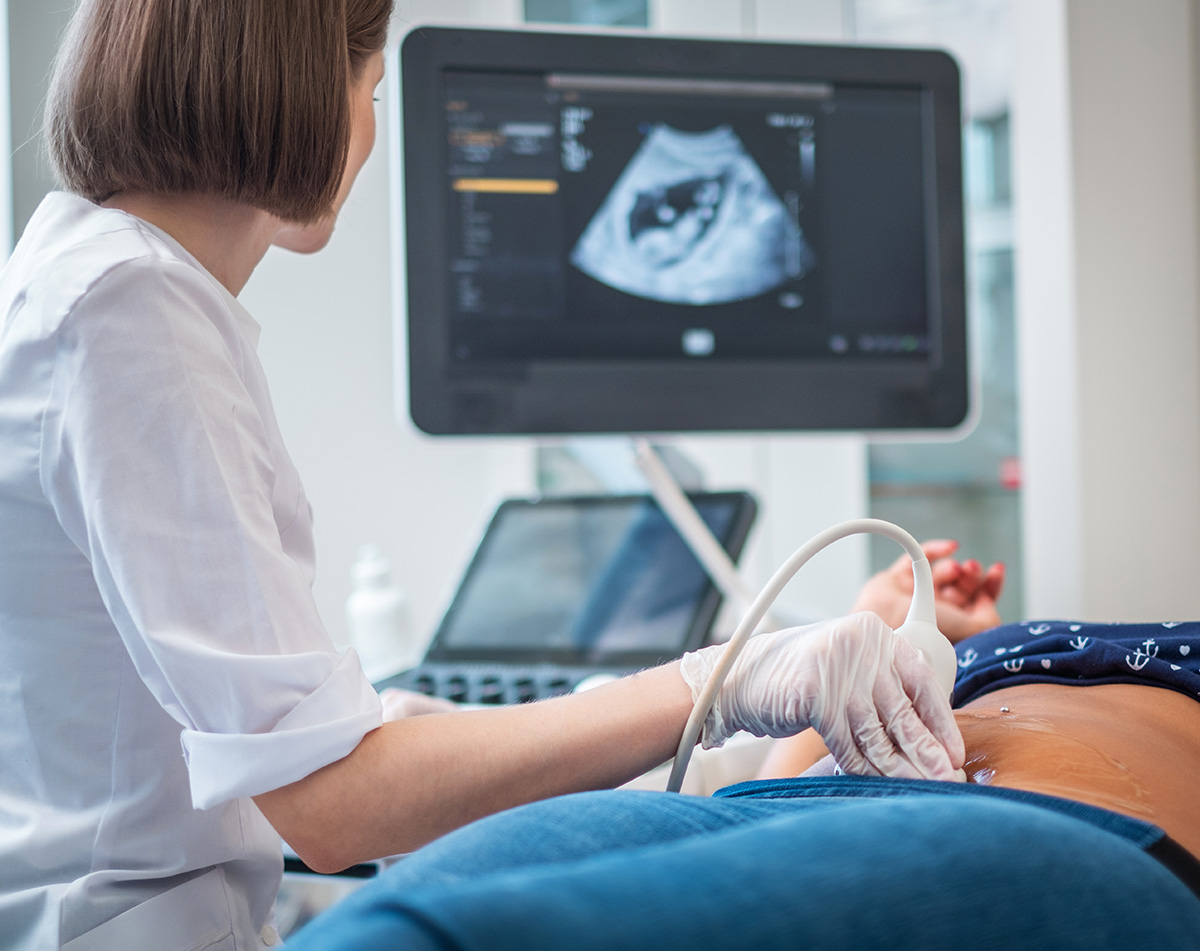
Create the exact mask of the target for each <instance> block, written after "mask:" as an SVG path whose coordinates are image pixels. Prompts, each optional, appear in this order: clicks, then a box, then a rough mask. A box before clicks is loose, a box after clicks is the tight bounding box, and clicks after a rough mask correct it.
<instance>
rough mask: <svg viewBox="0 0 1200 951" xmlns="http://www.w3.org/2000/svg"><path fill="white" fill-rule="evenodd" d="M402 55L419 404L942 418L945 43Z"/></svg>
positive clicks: (643, 45)
mask: <svg viewBox="0 0 1200 951" xmlns="http://www.w3.org/2000/svg"><path fill="white" fill-rule="evenodd" d="M401 61H402V76H401V82H402V84H403V88H402V93H403V135H404V150H403V161H404V169H403V182H404V190H403V210H404V224H405V229H406V230H405V232H404V239H405V240H404V241H403V244H402V248H401V249H400V250H398V251H397V255H398V256H397V259H396V267H397V269H398V271H402V272H403V274H404V278H405V280H404V282H403V285H402V286H403V288H404V296H403V298H402V303H401V305H400V306H401V307H402V314H400V313H398V317H399V318H400V319H401V320H402V321H403V327H404V330H405V332H406V334H407V347H406V349H405V350H404V358H405V363H404V366H403V368H402V372H403V373H404V375H405V378H406V379H407V383H408V395H409V401H408V410H409V412H410V414H411V416H412V419H413V420H414V422H416V424H417V425H418V426H419V427H420V428H421V429H423V430H425V431H426V432H429V433H435V434H443V433H444V434H475V433H480V434H484V433H526V434H542V433H548V434H549V433H575V434H581V433H642V434H652V433H662V432H736V431H789V430H790V431H795V430H852V431H871V430H895V429H905V430H910V431H911V430H915V429H938V430H945V429H948V428H950V427H956V426H959V425H961V424H962V423H963V422H964V421H965V420H966V419H967V417H968V412H967V411H968V406H969V391H970V387H969V380H968V359H967V340H966V333H967V326H966V325H967V321H966V280H965V267H964V251H963V213H962V211H963V200H962V151H961V145H962V117H961V110H960V97H959V72H958V67H957V65H956V64H955V63H954V60H953V59H952V58H951V57H950V56H949V55H947V54H946V53H944V52H940V51H937V50H913V49H870V48H865V47H851V46H845V47H836V46H815V45H805V44H798V43H776V42H758V41H752V42H751V41H742V40H725V39H715V38H714V39H711V40H700V39H682V38H677V37H656V36H651V35H633V34H604V33H591V32H588V33H571V32H556V31H519V30H474V29H455V28H449V27H420V28H416V29H414V30H413V31H412V32H411V33H410V34H409V35H408V36H407V37H406V38H405V40H404V43H403V46H402V48H401Z"/></svg>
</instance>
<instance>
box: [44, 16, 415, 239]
mask: <svg viewBox="0 0 1200 951" xmlns="http://www.w3.org/2000/svg"><path fill="white" fill-rule="evenodd" d="M392 4H393V0H82V2H81V3H80V6H79V9H78V10H77V11H76V13H75V15H74V18H73V19H72V21H71V26H70V28H69V29H68V32H67V35H66V38H65V40H64V42H63V45H62V48H61V49H60V51H59V55H58V59H57V60H56V62H55V67H54V74H53V78H52V80H51V86H50V96H49V100H48V103H47V109H46V125H47V136H48V140H49V150H50V158H51V161H52V162H53V164H54V167H55V170H56V171H57V173H58V176H59V179H60V180H61V182H62V184H63V186H64V187H65V188H67V189H69V190H70V191H73V192H76V193H77V194H80V195H83V196H84V197H86V198H90V199H91V200H92V201H96V202H101V201H104V200H105V199H107V198H109V197H111V196H112V195H115V194H117V193H118V192H123V191H139V192H150V193H154V194H175V193H194V194H209V195H217V196H220V197H223V198H227V199H230V200H232V201H236V202H239V203H242V204H246V205H251V206H253V207H255V208H260V209H262V210H264V211H268V212H270V213H271V214H274V215H277V216H278V217H280V218H283V219H285V220H288V221H296V222H311V221H315V220H317V219H319V218H321V217H323V216H324V215H326V214H328V213H329V212H330V210H331V208H332V204H333V200H334V198H335V196H336V195H337V191H338V187H339V186H340V184H341V180H342V175H343V173H344V171H345V166H346V156H347V152H348V149H349V144H350V83H351V82H352V81H353V80H354V79H357V78H358V77H359V76H361V74H362V71H363V69H364V67H365V66H366V61H367V59H368V58H369V57H370V56H371V55H372V54H373V53H376V52H378V51H379V50H381V49H383V46H384V43H385V41H386V38H387V27H388V20H389V18H390V16H391V12H392Z"/></svg>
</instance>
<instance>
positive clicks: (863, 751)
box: [681, 612, 966, 780]
mask: <svg viewBox="0 0 1200 951" xmlns="http://www.w3.org/2000/svg"><path fill="white" fill-rule="evenodd" d="M723 649H724V645H715V646H713V647H706V648H703V649H701V650H698V651H695V652H693V653H690V654H685V655H684V657H683V661H682V665H681V671H682V673H683V678H684V680H686V681H687V683H688V685H689V686H690V687H691V690H692V697H693V699H695V698H696V697H698V696H699V694H700V691H701V689H702V688H703V687H704V684H705V683H706V682H707V680H708V677H709V675H710V673H711V672H712V670H713V668H714V667H715V666H716V664H717V662H718V660H719V658H720V656H721V652H722V651H723ZM807 727H813V728H815V729H816V730H817V732H818V733H820V734H821V736H822V737H823V738H824V740H825V743H826V745H827V746H828V747H829V751H830V752H831V753H832V754H833V756H834V759H835V760H836V761H837V763H838V765H840V766H841V768H842V769H843V770H844V771H845V772H847V773H853V774H857V775H867V776H873V775H883V776H898V777H904V778H910V779H940V780H952V779H954V771H955V770H956V769H958V768H959V767H961V766H962V765H963V761H964V760H965V758H966V751H965V749H964V747H963V741H962V736H961V734H960V733H959V730H958V725H957V724H956V723H955V720H954V716H953V714H952V713H951V709H950V701H949V699H948V698H947V697H946V695H945V692H944V691H943V690H942V689H940V688H939V686H938V684H937V681H936V679H935V677H934V673H933V668H931V667H930V666H929V664H927V663H926V662H925V660H924V659H923V658H922V657H921V654H920V652H919V651H918V650H917V649H916V648H915V647H913V646H912V645H911V644H909V643H908V642H907V641H906V640H905V639H904V638H902V637H900V636H898V635H897V634H895V633H894V632H893V631H892V630H891V628H889V627H888V626H887V625H886V624H884V623H883V621H881V620H880V619H879V617H878V616H877V615H875V614H871V613H866V612H864V613H861V614H853V615H850V616H849V617H844V618H838V619H836V620H833V621H825V622H822V623H820V624H814V625H810V626H807V627H797V628H788V629H786V630H782V631H775V632H771V633H766V634H759V635H757V636H756V637H754V638H751V639H750V640H749V641H748V642H747V643H746V645H745V647H744V649H743V650H742V652H741V654H740V655H739V656H738V658H737V661H736V662H735V663H734V665H733V668H732V670H731V671H730V673H729V676H728V677H727V678H726V680H725V682H724V684H723V685H722V687H721V689H720V692H719V693H718V694H717V697H716V702H715V703H714V704H713V706H712V709H711V710H710V711H709V714H708V717H707V719H706V720H705V722H704V730H703V733H702V736H701V742H702V745H703V746H704V748H705V749H711V748H712V747H716V746H720V745H721V744H722V743H724V742H725V740H726V739H727V738H728V737H729V736H731V735H732V734H734V733H736V732H737V731H739V730H745V731H746V732H748V733H752V734H754V735H755V736H773V737H784V736H791V735H792V734H795V733H798V732H800V731H801V730H803V729H805V728H807Z"/></svg>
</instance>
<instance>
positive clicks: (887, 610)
mask: <svg viewBox="0 0 1200 951" xmlns="http://www.w3.org/2000/svg"><path fill="white" fill-rule="evenodd" d="M921 547H922V548H923V549H924V551H925V556H926V557H927V558H928V559H929V561H930V566H931V567H932V569H933V590H934V599H935V602H936V604H937V624H938V630H940V631H941V632H942V633H943V634H945V635H946V637H947V639H949V641H950V643H952V644H957V643H958V642H959V641H961V640H963V639H965V638H968V637H970V636H971V635H972V634H978V633H979V632H980V631H986V630H988V628H992V627H996V626H997V625H998V624H1000V615H999V613H997V611H996V601H997V600H998V599H999V597H1000V591H1001V589H1002V588H1003V587H1004V565H1002V564H999V563H997V564H994V565H992V566H991V567H990V568H988V569H987V570H986V571H985V570H984V568H983V566H982V565H981V564H980V563H979V562H978V561H976V560H974V559H970V560H968V561H963V562H959V561H956V560H955V559H953V558H952V557H951V555H953V554H954V552H955V551H957V550H958V542H956V541H950V540H939V541H930V542H925V544H924V545H922V546H921ZM912 594H913V575H912V560H911V559H910V558H909V557H908V555H902V556H901V557H900V558H898V559H896V561H895V562H893V563H892V565H891V567H889V568H886V569H884V570H883V571H881V572H879V574H877V575H875V576H873V577H872V578H870V579H868V581H867V583H866V584H865V585H863V587H862V590H861V591H860V592H859V594H858V599H857V600H856V601H855V602H854V610H855V611H871V612H873V613H875V614H878V615H879V616H880V617H881V618H883V621H884V623H885V624H887V625H888V626H889V627H892V628H896V627H899V626H900V625H901V624H903V623H904V618H905V617H906V616H907V614H908V606H909V603H910V602H911V601H912Z"/></svg>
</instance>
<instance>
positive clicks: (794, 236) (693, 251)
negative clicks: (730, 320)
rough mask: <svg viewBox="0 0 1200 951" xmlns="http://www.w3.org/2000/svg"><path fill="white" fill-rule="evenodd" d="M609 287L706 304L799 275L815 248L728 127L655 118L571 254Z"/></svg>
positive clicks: (732, 298)
mask: <svg viewBox="0 0 1200 951" xmlns="http://www.w3.org/2000/svg"><path fill="white" fill-rule="evenodd" d="M571 261H572V263H573V264H574V265H575V266H576V267H578V268H579V269H580V270H581V271H583V272H584V273H586V274H588V275H590V276H591V277H593V278H595V279H596V280H598V281H601V282H603V283H605V284H607V285H608V286H610V287H613V288H616V289H617V290H621V291H625V292H626V293H629V294H636V295H638V296H639V297H645V298H650V299H653V300H659V301H664V302H667V303H672V304H690V305H695V306H705V305H711V304H723V303H728V302H731V301H737V300H744V299H746V298H750V297H756V296H758V295H760V294H764V293H766V292H767V291H770V290H773V289H775V288H777V287H780V286H781V285H783V284H785V283H786V282H787V281H789V280H790V279H796V278H800V277H803V276H804V273H805V272H806V271H807V270H808V269H809V268H810V267H811V266H812V265H813V263H814V261H815V255H814V254H813V252H812V250H811V248H810V247H809V245H808V243H807V241H806V240H805V238H804V236H803V234H802V233H801V231H800V228H799V226H798V223H797V222H796V220H795V218H794V217H793V215H792V214H789V210H788V208H787V207H786V206H785V205H784V203H783V201H782V200H781V199H780V197H779V195H778V194H776V192H775V190H774V189H773V188H772V187H771V185H770V183H769V182H768V181H767V178H766V176H765V175H764V174H763V172H762V169H761V168H760V167H759V166H758V164H757V163H756V162H755V160H754V159H753V158H751V156H750V155H749V153H748V152H747V151H746V148H745V146H744V145H743V144H742V141H741V139H740V138H739V137H738V135H737V134H736V133H735V132H734V130H733V129H732V128H731V127H730V126H728V125H720V126H717V127H715V128H713V129H711V130H709V131H706V132H685V131H680V130H678V129H674V128H671V127H670V126H668V125H665V124H657V125H654V126H653V127H652V128H651V130H650V131H649V133H648V134H647V135H646V137H645V139H644V141H643V142H642V145H641V147H640V148H639V149H638V150H637V153H636V154H635V155H634V157H633V159H632V160H631V161H630V162H629V164H628V165H627V166H626V167H625V170H624V172H623V173H622V174H621V177H620V178H619V179H618V180H617V183H616V185H615V186H613V188H612V191H611V192H610V193H609V195H608V197H607V199H606V200H605V202H604V204H603V205H602V206H601V208H600V210H599V211H598V212H597V213H596V215H595V217H594V218H593V219H592V220H591V222H590V224H589V225H588V227H587V229H586V230H585V231H584V233H583V235H582V237H581V238H580V239H579V242H578V243H577V244H576V246H575V248H574V251H573V252H572V254H571Z"/></svg>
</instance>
